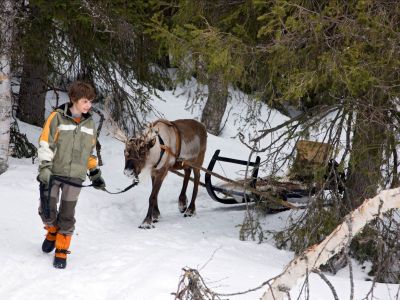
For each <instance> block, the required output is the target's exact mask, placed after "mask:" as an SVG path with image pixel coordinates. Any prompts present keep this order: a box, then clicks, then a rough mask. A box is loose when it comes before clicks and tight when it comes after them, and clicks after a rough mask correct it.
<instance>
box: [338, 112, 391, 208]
mask: <svg viewBox="0 0 400 300" xmlns="http://www.w3.org/2000/svg"><path fill="white" fill-rule="evenodd" d="M376 111H378V110H376ZM376 111H375V112H374V108H372V109H371V108H366V109H364V110H359V111H358V112H357V119H356V125H355V131H354V136H353V145H352V152H351V156H350V162H349V172H348V175H347V181H346V192H345V195H344V200H345V201H348V205H349V207H348V209H349V210H353V209H354V208H356V207H358V206H359V205H360V204H361V201H362V200H363V199H365V198H370V197H372V196H373V195H375V194H376V191H377V189H378V186H379V183H380V181H381V179H382V172H381V165H382V161H383V146H384V141H385V132H386V130H385V126H384V124H383V122H382V123H380V122H379V121H378V119H379V118H378V117H377V116H376ZM381 120H382V121H383V119H381Z"/></svg>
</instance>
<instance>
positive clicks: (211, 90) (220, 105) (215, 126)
mask: <svg viewBox="0 0 400 300" xmlns="http://www.w3.org/2000/svg"><path fill="white" fill-rule="evenodd" d="M227 103H228V84H227V83H226V81H225V80H224V78H223V76H222V74H218V73H217V74H211V75H209V78H208V98H207V103H206V106H205V107H204V109H203V114H202V116H201V122H203V123H204V125H205V126H206V128H207V131H208V132H210V133H211V134H214V135H219V134H220V127H221V122H222V118H223V116H224V113H225V109H226V105H227Z"/></svg>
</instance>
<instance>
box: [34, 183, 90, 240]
mask: <svg viewBox="0 0 400 300" xmlns="http://www.w3.org/2000/svg"><path fill="white" fill-rule="evenodd" d="M62 178H63V179H65V180H68V181H71V182H73V183H77V184H82V182H83V181H82V180H81V179H79V178H70V177H62ZM60 191H61V201H60V205H59V207H57V206H58V202H59V200H60ZM80 191H81V188H78V187H74V186H72V185H69V184H66V183H61V182H59V181H58V180H54V181H53V185H52V187H51V191H50V217H49V218H48V219H46V218H45V216H44V214H43V212H42V208H41V207H39V215H40V217H41V218H42V221H43V223H44V224H45V225H50V226H56V227H57V228H58V232H59V233H62V234H65V235H72V233H73V232H74V230H75V206H76V203H77V201H78V196H79V193H80Z"/></svg>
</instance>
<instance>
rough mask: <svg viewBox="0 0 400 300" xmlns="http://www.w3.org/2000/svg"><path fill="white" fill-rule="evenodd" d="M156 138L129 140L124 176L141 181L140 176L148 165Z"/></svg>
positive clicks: (142, 137) (126, 148) (141, 137)
mask: <svg viewBox="0 0 400 300" xmlns="http://www.w3.org/2000/svg"><path fill="white" fill-rule="evenodd" d="M155 142H156V137H152V138H150V139H149V138H147V137H146V136H140V137H137V138H132V139H129V140H128V141H127V142H126V144H125V145H126V146H125V152H124V154H125V170H124V174H125V175H126V176H128V177H133V178H134V181H137V182H138V181H139V174H140V172H141V171H142V170H143V168H144V167H145V165H146V160H147V158H148V156H149V153H150V149H151V148H152V147H153V146H154V144H155Z"/></svg>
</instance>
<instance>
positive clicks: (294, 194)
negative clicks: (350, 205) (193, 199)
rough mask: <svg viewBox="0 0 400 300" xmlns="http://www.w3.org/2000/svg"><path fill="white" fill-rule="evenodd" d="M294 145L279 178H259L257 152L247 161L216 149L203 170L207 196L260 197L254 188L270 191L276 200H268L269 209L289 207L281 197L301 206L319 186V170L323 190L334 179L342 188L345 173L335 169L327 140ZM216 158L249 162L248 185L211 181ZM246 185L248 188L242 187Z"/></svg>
mask: <svg viewBox="0 0 400 300" xmlns="http://www.w3.org/2000/svg"><path fill="white" fill-rule="evenodd" d="M295 147H296V153H297V154H296V157H295V159H294V161H293V164H292V166H291V168H290V169H289V173H288V176H287V177H286V178H284V179H279V180H278V179H276V178H274V177H272V176H270V177H265V178H258V170H259V166H260V157H259V156H257V157H256V159H255V161H250V162H248V161H245V160H238V159H233V158H229V157H223V156H220V150H216V151H215V153H214V155H213V157H212V159H211V161H210V163H209V165H208V168H207V170H205V187H206V189H207V192H208V194H209V196H210V197H211V198H212V199H213V200H215V201H218V202H220V203H223V204H238V203H245V202H250V201H258V200H260V193H257V192H256V191H259V192H261V193H262V192H265V193H269V195H271V196H272V198H275V199H276V200H277V201H275V200H274V201H272V202H275V203H272V204H271V211H277V210H282V209H288V208H290V205H288V206H286V205H284V206H282V205H280V204H279V202H280V203H282V200H283V201H285V202H286V201H289V202H291V203H296V204H297V207H299V208H300V207H301V206H302V205H304V204H306V203H307V202H308V201H309V199H310V197H311V196H313V195H314V193H315V190H317V189H319V188H321V182H319V181H318V180H316V178H318V176H317V174H318V173H319V174H321V172H323V173H322V174H324V175H323V178H324V180H325V181H326V184H325V185H324V186H323V188H324V189H325V190H329V189H333V188H334V187H333V182H336V187H337V188H338V190H339V192H342V191H343V185H342V184H343V182H344V174H343V173H340V172H338V170H337V168H338V164H337V162H336V161H335V160H333V159H330V160H328V158H329V157H330V155H331V149H332V148H331V146H330V145H329V144H326V143H320V142H313V141H298V142H297V144H296V146H295ZM216 162H227V163H232V164H238V165H242V166H247V165H248V166H249V168H252V172H251V178H250V179H249V180H248V181H247V185H246V184H245V182H244V181H232V183H234V185H233V184H232V183H231V184H229V183H228V184H223V185H213V184H212V182H211V179H212V177H213V175H216V174H215V173H213V169H214V166H215V164H216ZM319 178H321V176H320V177H319ZM240 185H242V186H243V187H241V186H240ZM245 185H246V186H249V187H250V188H244V186H245ZM249 190H250V191H249ZM255 190H256V191H255ZM267 201H268V200H267ZM288 204H289V203H288ZM299 205H300V206H299Z"/></svg>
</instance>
